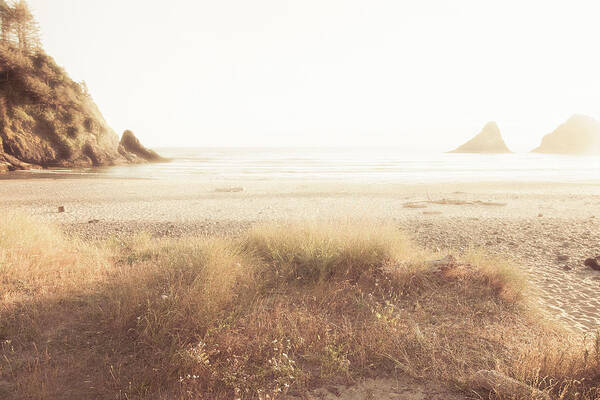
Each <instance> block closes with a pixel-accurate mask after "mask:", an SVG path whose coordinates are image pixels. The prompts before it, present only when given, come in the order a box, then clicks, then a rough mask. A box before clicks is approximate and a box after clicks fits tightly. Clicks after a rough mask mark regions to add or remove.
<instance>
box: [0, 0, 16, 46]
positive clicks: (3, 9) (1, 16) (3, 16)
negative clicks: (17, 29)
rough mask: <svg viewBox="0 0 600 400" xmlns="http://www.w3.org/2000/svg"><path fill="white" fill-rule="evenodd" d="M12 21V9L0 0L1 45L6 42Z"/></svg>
mask: <svg viewBox="0 0 600 400" xmlns="http://www.w3.org/2000/svg"><path fill="white" fill-rule="evenodd" d="M12 21H13V20H12V9H11V8H10V7H9V6H8V4H7V3H6V1H4V0H0V39H1V40H2V42H3V43H6V42H8V36H9V33H10V31H11V30H12V28H11V25H12Z"/></svg>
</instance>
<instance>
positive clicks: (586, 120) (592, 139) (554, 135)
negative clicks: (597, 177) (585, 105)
mask: <svg viewBox="0 0 600 400" xmlns="http://www.w3.org/2000/svg"><path fill="white" fill-rule="evenodd" d="M533 152H535V153H554V154H600V122H598V121H596V120H595V119H593V118H591V117H588V116H586V115H579V114H576V115H573V116H572V117H571V118H569V119H568V120H567V121H566V122H564V123H563V124H561V125H560V126H559V127H558V128H556V129H555V130H554V131H553V132H551V133H549V134H547V135H546V136H544V137H543V139H542V143H541V144H540V146H539V147H538V148H536V149H534V150H533Z"/></svg>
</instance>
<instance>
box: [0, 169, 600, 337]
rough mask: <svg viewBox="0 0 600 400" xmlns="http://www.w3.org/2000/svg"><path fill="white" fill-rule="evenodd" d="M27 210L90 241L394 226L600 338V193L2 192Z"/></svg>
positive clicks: (38, 186) (33, 185)
mask: <svg viewBox="0 0 600 400" xmlns="http://www.w3.org/2000/svg"><path fill="white" fill-rule="evenodd" d="M240 188H243V190H241V191H240ZM59 206H64V207H65V212H64V213H58V212H57V209H58V207H59ZM15 210H20V211H22V212H24V213H27V214H31V215H34V216H36V217H38V218H40V219H41V220H42V221H48V222H52V223H55V224H58V225H60V226H61V227H62V228H63V229H64V230H65V231H66V232H67V233H68V234H70V235H75V236H81V237H83V238H85V239H86V240H95V239H104V238H106V237H108V236H111V235H117V236H119V235H130V234H135V233H137V232H141V231H146V232H149V233H151V234H153V235H156V236H186V235H190V234H199V233H203V234H236V233H239V232H241V231H243V230H245V229H247V228H248V227H249V226H251V225H252V224H255V223H260V222H266V221H282V220H285V221H287V220H294V219H325V220H332V219H340V218H341V219H344V218H369V219H373V218H374V219H379V220H381V221H393V222H394V223H395V224H397V225H398V226H399V227H401V228H403V229H404V230H406V231H407V232H408V233H409V234H410V235H412V236H413V237H414V239H415V240H416V241H417V242H418V243H420V244H422V245H423V246H426V247H429V248H432V249H439V250H446V249H450V250H453V251H455V252H462V251H465V250H468V249H469V248H470V247H483V248H485V249H486V250H487V251H489V252H491V253H495V254H499V255H501V256H503V257H507V258H510V259H512V260H514V262H515V263H516V264H517V265H519V266H520V267H521V268H523V269H524V270H525V271H527V272H528V273H529V276H530V279H531V281H532V282H533V283H534V284H535V285H536V286H537V287H538V288H539V292H540V295H541V301H542V305H543V307H544V309H546V310H548V312H549V313H550V314H551V315H553V316H554V317H556V318H558V319H560V320H562V321H563V322H564V323H565V324H566V325H567V326H569V327H571V328H573V329H574V330H576V331H578V332H589V331H591V330H593V329H596V328H597V327H598V326H600V299H599V298H598V296H597V295H596V293H597V292H598V289H600V272H596V271H592V270H591V269H589V268H588V267H586V266H584V265H583V262H584V260H585V259H586V258H588V257H595V256H598V255H600V184H559V183H511V182H505V183H468V184H435V185H434V184H427V185H403V184H390V183H387V184H386V183H377V184H366V183H349V182H348V183H340V182H324V181H320V182H306V181H284V182H278V181H243V182H239V181H215V180H206V181H192V182H189V181H188V182H184V181H165V180H150V179H148V180H140V179H138V180H129V179H101V178H93V179H85V178H77V179H11V180H2V181H0V212H6V211H15Z"/></svg>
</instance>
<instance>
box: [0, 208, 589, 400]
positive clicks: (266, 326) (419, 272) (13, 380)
mask: <svg viewBox="0 0 600 400" xmlns="http://www.w3.org/2000/svg"><path fill="white" fill-rule="evenodd" d="M437 258H439V255H435V254H429V253H428V252H427V251H425V250H422V249H419V248H417V247H416V246H414V245H413V244H412V243H410V241H409V240H408V239H406V237H405V236H403V235H402V234H401V233H400V232H398V231H397V229H396V228H394V227H392V226H378V225H375V224H371V223H364V222H363V223H342V224H339V223H336V224H316V223H313V224H287V225H285V224H284V225H262V226H257V227H255V228H253V229H251V230H250V231H249V232H247V233H246V234H244V235H242V236H241V237H237V238H233V237H232V238H215V237H195V238H185V239H178V240H174V239H154V238H151V237H149V236H147V235H138V236H135V237H130V238H128V239H126V240H117V239H112V240H109V241H106V242H103V243H97V244H93V245H92V244H90V243H83V242H78V241H75V242H73V241H70V240H68V239H66V238H65V237H63V236H62V234H61V233H60V232H58V231H56V230H55V229H53V228H51V227H47V226H42V225H40V224H39V223H36V222H35V221H33V220H31V219H29V218H25V217H21V216H9V217H8V218H5V219H3V220H2V221H0V261H1V263H0V293H1V295H0V296H1V297H0V304H1V308H0V342H1V343H2V346H1V353H2V354H1V356H0V395H1V396H0V397H3V398H8V399H17V398H39V399H60V398H64V399H67V398H112V399H114V398H116V399H146V398H158V399H186V398H190V399H192V398H194V399H195V398H211V399H213V398H215V399H230V398H248V399H253V398H257V399H258V398H261V399H266V398H277V397H281V396H282V395H284V394H295V395H300V394H302V393H304V392H306V391H307V390H310V389H311V388H314V387H318V386H322V385H328V384H333V383H351V382H354V381H355V380H357V379H359V378H361V377H368V376H394V375H398V374H404V375H408V376H411V377H413V378H416V379H421V380H423V381H425V382H427V381H431V380H435V381H442V382H445V383H446V384H447V385H448V386H449V387H451V388H453V389H456V390H462V391H465V392H471V393H472V391H473V390H478V388H475V387H471V385H470V383H469V376H470V375H471V374H472V373H473V372H475V371H477V370H479V369H496V370H500V371H502V372H504V373H506V374H508V375H509V376H512V377H514V378H517V379H519V380H521V381H524V382H527V383H529V384H533V385H536V386H537V387H540V388H541V389H543V390H546V391H548V392H551V393H553V394H555V395H557V396H562V397H561V398H582V399H591V398H595V397H594V396H595V395H596V394H598V393H597V386H596V385H597V382H598V372H599V371H600V368H599V365H600V364H599V363H600V359H599V356H598V354H600V353H599V352H598V351H599V347H598V345H597V344H596V345H594V343H591V342H590V343H584V344H582V343H575V342H573V341H572V340H571V339H570V338H569V337H568V336H566V335H564V332H563V331H562V330H561V329H558V328H555V327H552V326H550V325H549V324H545V323H542V322H540V318H539V317H538V314H536V313H535V312H534V311H532V310H530V309H529V307H530V306H529V305H528V304H529V303H528V302H527V301H525V300H526V294H527V293H528V292H527V291H525V290H526V286H525V278H524V277H523V276H522V275H520V274H519V273H518V272H517V271H516V270H515V269H513V268H511V267H510V266H509V265H508V264H506V263H504V262H502V261H501V260H493V259H490V258H489V257H487V256H485V255H484V254H482V253H473V254H470V255H468V256H467V257H466V258H465V260H461V261H460V262H457V263H456V264H453V265H448V266H444V268H432V264H431V263H430V262H429V261H430V260H434V259H437ZM598 343H600V341H599V342H598ZM577 393H578V394H577ZM480 394H481V396H488V394H486V393H480Z"/></svg>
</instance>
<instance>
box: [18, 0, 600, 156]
mask: <svg viewBox="0 0 600 400" xmlns="http://www.w3.org/2000/svg"><path fill="white" fill-rule="evenodd" d="M29 4H30V6H31V8H32V10H33V12H34V13H35V15H36V17H37V19H38V21H39V22H40V25H41V30H42V41H43V44H44V48H45V50H46V52H47V53H48V54H50V55H51V56H53V57H54V58H55V59H56V61H57V63H58V64H59V65H61V66H63V67H64V68H65V69H66V70H67V72H68V73H69V74H70V75H71V77H72V78H73V79H74V80H77V81H81V80H85V82H86V84H87V85H88V88H89V90H90V92H91V94H92V97H93V99H94V100H95V101H96V103H97V104H98V106H99V107H100V110H101V111H102V113H103V115H104V117H105V118H106V120H107V121H108V122H109V124H110V125H111V126H112V127H113V128H114V129H115V131H117V132H118V133H120V132H122V131H123V130H125V129H131V130H133V131H134V132H135V133H136V135H137V136H138V137H139V138H140V139H141V140H142V142H143V143H144V144H146V145H149V146H153V147H165V146H190V147H191V146H198V147H202V146H394V147H399V148H404V149H406V150H410V151H416V150H423V151H424V150H435V151H445V150H450V149H451V148H454V147H457V146H458V145H459V144H461V143H462V142H464V141H466V140H468V139H470V138H471V137H472V136H473V135H475V134H476V133H477V132H478V131H479V130H480V129H481V128H482V127H483V125H484V124H485V123H486V122H487V121H496V122H497V123H498V125H499V127H500V130H501V132H502V134H503V136H504V138H505V140H506V142H507V144H508V146H509V147H510V148H511V149H513V150H515V151H529V150H531V149H532V148H534V147H536V146H537V145H538V144H539V142H540V140H541V138H542V136H543V135H545V134H547V133H549V132H551V131H552V130H553V129H554V128H556V127H557V126H558V125H559V124H560V123H561V122H564V121H565V120H566V119H567V118H568V117H569V116H571V115H572V114H574V113H581V114H587V115H590V116H592V117H594V118H596V119H600V46H599V44H598V43H599V39H600V24H598V15H600V2H598V1H596V0H587V1H582V0H570V1H565V0H560V1H556V0H544V1H536V0H529V1H525V0H519V1H513V0H503V1H488V0H413V1H405V0H361V1H358V0H253V1H248V0H211V1H208V0H169V1H158V0H151V1H148V0H126V1H123V0H102V1H98V0H29Z"/></svg>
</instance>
